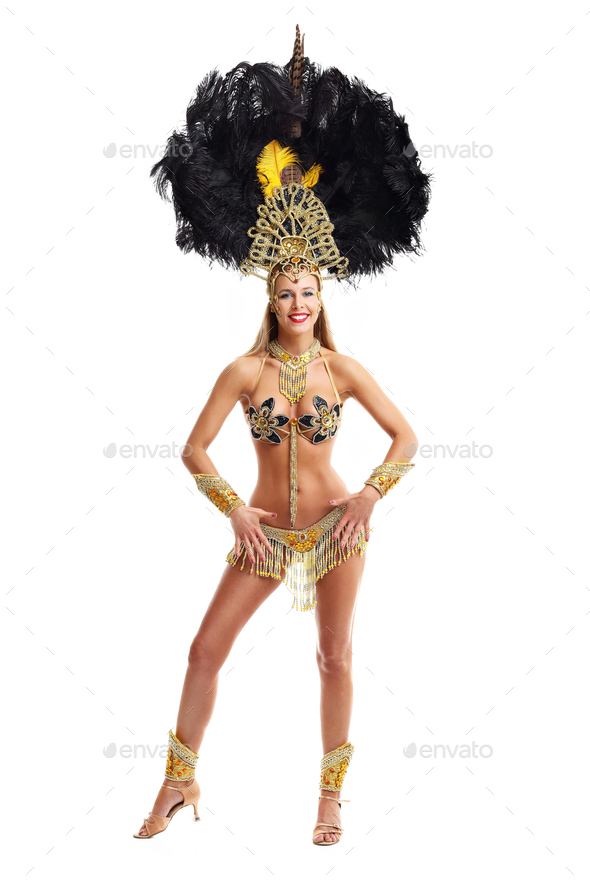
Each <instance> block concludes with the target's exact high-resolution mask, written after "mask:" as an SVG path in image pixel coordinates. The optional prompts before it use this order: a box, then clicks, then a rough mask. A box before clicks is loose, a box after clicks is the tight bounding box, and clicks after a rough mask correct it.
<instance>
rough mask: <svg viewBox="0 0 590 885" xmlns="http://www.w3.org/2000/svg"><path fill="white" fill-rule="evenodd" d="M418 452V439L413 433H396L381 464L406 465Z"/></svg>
mask: <svg viewBox="0 0 590 885" xmlns="http://www.w3.org/2000/svg"><path fill="white" fill-rule="evenodd" d="M417 451H418V439H417V437H416V436H415V434H413V433H397V434H396V435H395V437H394V439H393V442H392V443H391V446H390V447H389V450H388V452H387V454H386V455H385V458H384V459H383V463H387V464H392V463H396V464H402V463H403V464H407V463H408V462H410V461H411V460H412V458H413V457H414V455H415V454H416V452H417Z"/></svg>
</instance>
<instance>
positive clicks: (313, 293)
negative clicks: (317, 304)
mask: <svg viewBox="0 0 590 885" xmlns="http://www.w3.org/2000/svg"><path fill="white" fill-rule="evenodd" d="M303 294H304V295H315V292H313V291H309V292H304V293H303Z"/></svg>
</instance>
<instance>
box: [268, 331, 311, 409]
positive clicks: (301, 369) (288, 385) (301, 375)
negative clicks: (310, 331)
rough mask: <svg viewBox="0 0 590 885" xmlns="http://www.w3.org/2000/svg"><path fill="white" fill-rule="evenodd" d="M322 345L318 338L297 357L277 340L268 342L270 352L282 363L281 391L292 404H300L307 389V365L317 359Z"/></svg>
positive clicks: (280, 375)
mask: <svg viewBox="0 0 590 885" xmlns="http://www.w3.org/2000/svg"><path fill="white" fill-rule="evenodd" d="M320 347H321V344H320V342H319V341H318V339H317V338H314V339H313V344H312V345H311V347H310V348H309V350H306V351H305V352H304V353H299V354H297V355H296V356H293V354H291V353H289V352H288V351H287V350H285V349H284V348H283V347H281V345H280V344H279V343H278V341H277V340H276V338H273V340H272V341H269V342H268V350H269V351H270V353H272V355H273V356H274V357H276V358H277V359H278V360H280V361H281V363H282V365H281V371H280V374H279V390H280V391H281V393H282V394H283V396H286V397H287V399H288V400H289V402H290V403H291V404H293V403H296V402H298V400H300V399H301V397H302V396H303V395H304V394H305V391H306V389H307V364H308V363H310V362H311V361H312V360H314V359H315V358H316V356H317V355H318V353H319V352H320Z"/></svg>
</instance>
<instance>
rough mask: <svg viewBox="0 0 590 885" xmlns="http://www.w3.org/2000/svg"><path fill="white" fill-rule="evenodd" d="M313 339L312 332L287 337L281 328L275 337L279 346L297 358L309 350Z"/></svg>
mask: <svg viewBox="0 0 590 885" xmlns="http://www.w3.org/2000/svg"><path fill="white" fill-rule="evenodd" d="M314 338H315V335H314V334H313V331H311V332H309V333H308V334H306V335H289V334H288V333H287V332H285V331H284V330H283V329H281V328H279V332H278V335H277V341H278V343H279V344H280V346H281V347H282V348H283V349H284V350H286V351H287V353H290V354H292V355H293V356H299V354H300V353H305V351H306V350H309V348H310V347H311V345H312V344H313V339H314Z"/></svg>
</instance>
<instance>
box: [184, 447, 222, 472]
mask: <svg viewBox="0 0 590 885" xmlns="http://www.w3.org/2000/svg"><path fill="white" fill-rule="evenodd" d="M185 448H186V446H185ZM182 462H183V464H184V466H185V467H186V469H187V470H188V472H189V473H190V474H191V476H194V475H195V474H197V473H207V474H209V475H210V476H218V475H219V474H218V472H217V468H216V467H215V464H214V463H213V461H212V460H211V458H210V457H209V455H208V454H207V451H206V450H205V449H204V448H203V447H202V446H196V447H194V448H192V447H191V453H190V455H189V454H187V455H182Z"/></svg>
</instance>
